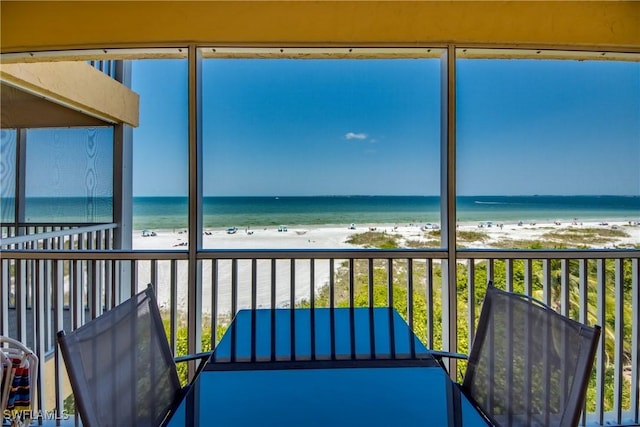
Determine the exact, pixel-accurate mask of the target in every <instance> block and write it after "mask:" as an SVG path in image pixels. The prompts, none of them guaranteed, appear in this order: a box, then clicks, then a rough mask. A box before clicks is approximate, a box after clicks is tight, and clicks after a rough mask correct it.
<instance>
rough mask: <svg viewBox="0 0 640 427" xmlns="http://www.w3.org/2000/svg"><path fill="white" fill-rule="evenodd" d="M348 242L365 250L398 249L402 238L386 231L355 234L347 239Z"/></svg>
mask: <svg viewBox="0 0 640 427" xmlns="http://www.w3.org/2000/svg"><path fill="white" fill-rule="evenodd" d="M346 242H347V243H350V244H352V245H357V246H362V247H364V248H380V249H397V248H399V247H400V237H399V236H396V235H393V234H388V233H386V232H384V231H366V232H364V233H357V234H353V235H351V236H349V237H348V238H347V240H346Z"/></svg>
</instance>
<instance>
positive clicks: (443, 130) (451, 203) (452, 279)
mask: <svg viewBox="0 0 640 427" xmlns="http://www.w3.org/2000/svg"><path fill="white" fill-rule="evenodd" d="M440 70H441V73H440V82H441V87H442V90H441V94H440V96H441V113H440V114H441V116H440V200H441V205H440V219H441V221H442V235H441V245H442V246H443V247H444V248H446V250H447V254H448V255H447V259H446V260H443V262H442V345H443V348H444V350H446V351H451V352H456V351H457V347H458V345H457V342H458V341H457V338H458V337H457V319H458V313H457V311H458V310H457V286H456V146H455V138H456V79H455V73H456V50H455V47H454V46H453V45H450V46H448V47H447V49H446V50H445V51H444V52H443V53H442V56H441V57H440ZM447 363H448V365H449V366H448V367H447V368H448V371H449V373H450V375H451V376H452V378H455V377H456V366H457V363H456V361H455V359H451V360H449V361H447Z"/></svg>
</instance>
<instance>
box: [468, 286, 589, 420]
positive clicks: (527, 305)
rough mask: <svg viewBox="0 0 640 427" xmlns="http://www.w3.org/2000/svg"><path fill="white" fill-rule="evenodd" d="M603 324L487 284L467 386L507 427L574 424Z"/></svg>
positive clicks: (469, 366)
mask: <svg viewBox="0 0 640 427" xmlns="http://www.w3.org/2000/svg"><path fill="white" fill-rule="evenodd" d="M599 337H600V327H599V326H594V327H589V326H585V325H583V324H581V323H578V322H576V321H574V320H571V319H569V318H567V317H565V316H562V315H560V314H559V313H557V312H556V311H554V310H553V309H551V308H549V307H548V306H546V305H544V304H542V303H541V302H539V301H537V300H535V299H533V298H531V297H528V296H526V295H520V294H514V293H510V292H505V291H501V290H499V289H497V288H495V287H493V286H492V285H491V283H490V284H489V287H488V289H487V295H486V297H485V300H484V303H483V306H482V313H481V314H480V318H479V320H478V328H477V332H476V336H475V338H474V341H473V345H472V348H471V352H470V354H469V361H468V365H467V370H466V372H465V376H464V381H463V384H462V388H463V390H464V391H465V393H466V394H467V395H468V396H469V397H470V398H471V399H473V400H474V401H475V402H476V403H477V405H478V406H479V407H480V409H482V410H483V411H484V412H485V414H486V415H487V416H488V417H489V418H490V419H492V421H493V422H495V423H496V424H498V425H503V426H507V425H508V426H520V425H522V426H575V425H577V423H578V420H579V417H580V413H581V412H582V408H583V406H584V396H585V392H586V388H587V384H588V380H589V376H590V373H591V368H592V366H593V359H594V356H595V351H596V347H597V344H598V338H599Z"/></svg>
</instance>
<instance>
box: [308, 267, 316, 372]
mask: <svg viewBox="0 0 640 427" xmlns="http://www.w3.org/2000/svg"><path fill="white" fill-rule="evenodd" d="M315 266H316V263H315V259H311V260H309V306H310V312H309V316H310V322H309V325H310V328H311V330H310V331H309V337H310V338H309V339H310V341H311V360H316V317H315V310H316V298H315V296H316V288H315V275H316V269H315Z"/></svg>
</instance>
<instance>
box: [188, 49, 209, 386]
mask: <svg viewBox="0 0 640 427" xmlns="http://www.w3.org/2000/svg"><path fill="white" fill-rule="evenodd" d="M188 62H189V63H188V70H189V82H188V84H189V88H188V94H189V271H188V277H189V280H188V286H189V289H188V308H187V309H188V320H187V323H188V331H189V336H188V351H189V353H197V352H199V351H200V349H201V347H202V261H199V260H198V258H197V254H198V251H199V250H200V249H201V248H202V96H201V91H202V85H201V81H202V58H201V55H200V51H199V49H198V48H197V47H196V46H195V45H191V46H189V54H188ZM213 333H215V331H213ZM188 370H189V378H193V377H194V375H195V373H196V366H195V363H193V362H190V363H189V368H188Z"/></svg>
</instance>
